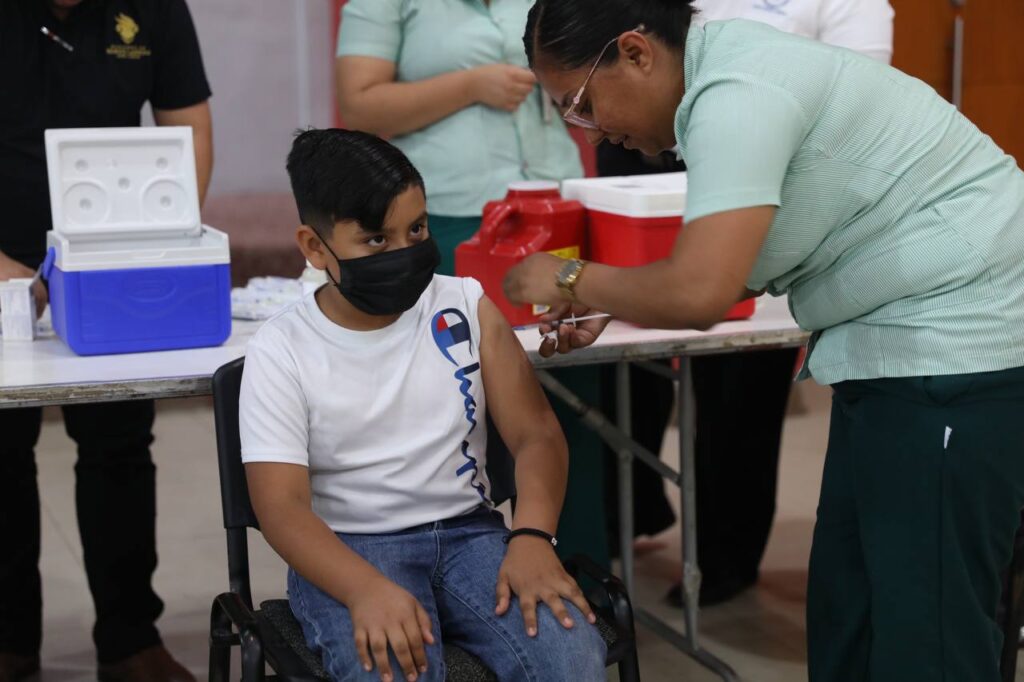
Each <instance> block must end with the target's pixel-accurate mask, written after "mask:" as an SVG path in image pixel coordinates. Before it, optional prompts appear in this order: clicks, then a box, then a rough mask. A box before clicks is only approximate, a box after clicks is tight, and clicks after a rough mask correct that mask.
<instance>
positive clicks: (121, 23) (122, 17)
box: [114, 12, 139, 45]
mask: <svg viewBox="0 0 1024 682" xmlns="http://www.w3.org/2000/svg"><path fill="white" fill-rule="evenodd" d="M114 30H115V31H117V35H119V36H121V40H123V41H124V44H125V45H131V44H132V43H134V42H135V36H137V35H138V34H139V25H138V24H136V23H135V20H134V19H132V18H131V17H130V16H128V15H127V14H125V13H124V12H122V13H121V14H118V15H117V16H116V17H114Z"/></svg>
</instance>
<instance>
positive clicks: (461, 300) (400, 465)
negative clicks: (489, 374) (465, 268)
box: [239, 275, 490, 534]
mask: <svg viewBox="0 0 1024 682" xmlns="http://www.w3.org/2000/svg"><path fill="white" fill-rule="evenodd" d="M482 296H483V289H482V288H481V287H480V284H479V283H477V282H476V281H475V280H472V279H462V278H455V277H444V276H441V275H435V277H434V280H433V282H431V284H430V285H429V286H428V287H427V289H426V291H425V292H424V293H423V295H422V296H421V297H420V300H419V301H418V302H417V303H416V305H415V306H414V307H413V308H412V309H410V310H408V311H407V312H405V313H404V314H403V315H402V316H401V317H400V318H399V319H398V320H397V321H396V322H395V323H394V324H392V325H390V326H389V327H386V328H384V329H380V330H376V331H370V332H357V331H352V330H349V329H345V328H343V327H340V326H339V325H337V324H335V323H334V322H332V321H331V320H329V319H328V318H327V317H326V316H325V315H324V313H323V312H322V311H321V310H320V307H319V306H318V305H317V303H316V299H315V298H314V295H313V294H310V295H308V296H307V297H305V298H304V299H303V300H302V301H300V302H299V303H296V304H295V305H293V306H291V307H289V308H288V309H287V310H285V311H283V312H281V313H280V314H278V315H276V316H275V317H273V318H272V319H270V320H268V321H267V322H266V324H264V325H263V327H262V328H260V330H259V331H258V332H257V333H256V335H255V336H254V337H253V338H252V340H251V341H250V342H249V346H248V349H247V350H246V357H245V371H244V372H243V375H242V393H241V402H240V405H239V428H240V433H241V440H242V461H243V462H286V463H291V464H299V465H302V466H306V467H309V479H310V484H311V487H312V493H313V511H314V512H315V513H316V514H317V516H319V517H320V518H321V519H323V520H324V522H325V523H326V524H327V525H328V526H329V527H330V528H331V529H332V530H334V531H335V532H344V533H371V534H377V533H389V532H394V531H398V530H403V529H405V528H410V527H412V526H417V525H420V524H424V523H431V522H433V521H440V520H442V519H448V518H452V517H456V516H460V515H462V514H465V513H467V512H470V511H472V510H473V509H475V508H476V507H478V506H480V505H481V504H489V503H490V501H489V493H490V483H489V481H488V480H487V475H486V472H485V471H484V464H485V446H486V443H487V425H486V419H485V417H484V415H485V413H486V401H485V398H484V388H483V381H482V378H481V370H480V364H479V360H480V353H479V350H480V324H479V319H478V316H477V309H478V305H479V302H480V298H481V297H482Z"/></svg>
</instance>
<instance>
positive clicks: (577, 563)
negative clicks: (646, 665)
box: [563, 554, 636, 642]
mask: <svg viewBox="0 0 1024 682" xmlns="http://www.w3.org/2000/svg"><path fill="white" fill-rule="evenodd" d="M563 565H564V566H565V570H566V571H568V572H569V575H571V576H572V577H573V578H579V576H580V575H584V576H586V577H588V578H590V579H591V580H593V581H595V582H596V583H598V585H600V587H601V589H602V590H603V591H604V593H605V596H606V597H607V598H608V604H609V607H610V609H611V615H612V618H613V619H614V624H615V629H616V631H617V632H618V633H619V637H620V638H623V639H626V640H628V641H631V642H632V641H635V640H636V629H635V626H634V624H633V604H632V602H630V600H629V593H628V592H626V586H625V585H623V584H622V581H621V580H619V579H618V578H616V577H615V576H614V575H612V574H611V573H609V572H608V571H607V570H605V569H604V568H602V567H601V566H599V565H598V564H597V563H595V562H594V561H593V560H592V559H591V558H590V557H587V556H584V555H582V554H576V555H574V556H571V557H569V558H568V559H566V560H565V562H563Z"/></svg>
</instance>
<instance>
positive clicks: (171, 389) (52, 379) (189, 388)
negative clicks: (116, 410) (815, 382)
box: [0, 299, 807, 408]
mask: <svg viewBox="0 0 1024 682" xmlns="http://www.w3.org/2000/svg"><path fill="white" fill-rule="evenodd" d="M259 325H260V323H259V322H240V321H238V320H236V321H235V322H234V328H233V333H232V335H231V338H230V339H228V341H227V342H226V343H225V344H224V345H223V346H220V347H217V348H198V349H192V350H180V351H167V352H156V353H136V354H128V355H98V356H89V357H80V356H78V355H75V354H74V353H73V352H72V351H71V350H70V349H69V348H68V347H67V346H66V345H64V343H63V342H62V341H60V339H58V338H56V337H54V336H52V334H51V335H48V336H46V337H44V338H41V339H37V340H36V341H32V342H23V341H22V342H18V341H12V342H5V343H2V344H0V408H9V407H24V406H32V405H34V406H40V405H66V404H72V403H81V402H103V401H111V400H130V399H142V398H180V397H186V396H197V395H209V393H210V379H211V377H212V376H213V373H214V372H215V371H216V370H217V368H218V367H220V366H221V365H223V364H225V363H227V362H230V361H231V360H234V359H236V358H238V357H241V356H242V355H244V354H245V345H246V343H247V342H248V340H249V337H251V336H252V334H253V333H254V332H255V331H256V329H258V328H259ZM516 333H517V335H518V337H519V340H520V342H521V343H522V344H523V346H524V347H525V348H526V349H527V351H528V353H529V355H530V359H531V361H532V362H533V363H534V364H535V365H536V366H537V367H538V368H541V367H543V368H549V367H562V366H568V365H586V364H600V363H608V362H616V361H620V360H649V359H657V358H668V357H675V356H680V355H702V354H716V353H730V352H739V351H743V350H767V349H770V348H786V347H795V346H800V345H802V344H803V343H804V342H805V341H806V340H807V333H806V332H803V331H801V330H800V329H799V328H798V327H797V326H796V323H795V322H794V321H793V318H792V317H791V316H790V314H789V310H788V308H787V306H786V303H785V300H784V299H762V300H760V301H758V311H757V313H756V314H755V315H754V317H753V318H751V319H750V320H744V321H740V322H725V323H722V324H719V325H716V326H715V327H713V328H712V329H710V330H708V331H706V332H698V331H668V330H658V329H641V328H638V327H633V326H631V325H628V324H625V323H621V322H613V323H612V324H611V325H609V326H608V329H607V330H606V331H605V333H604V334H602V335H601V337H600V338H599V339H598V341H597V343H595V344H594V345H593V346H592V347H590V348H587V349H583V350H580V351H576V352H574V353H571V354H569V355H564V356H556V357H554V358H549V359H543V358H541V357H540V356H539V355H538V354H537V347H538V345H539V334H538V332H537V331H536V330H522V331H519V332H516Z"/></svg>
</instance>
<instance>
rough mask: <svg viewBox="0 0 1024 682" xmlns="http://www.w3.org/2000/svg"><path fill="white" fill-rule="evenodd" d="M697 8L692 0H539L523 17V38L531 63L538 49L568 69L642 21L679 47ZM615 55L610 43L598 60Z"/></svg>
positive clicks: (607, 61)
mask: <svg viewBox="0 0 1024 682" xmlns="http://www.w3.org/2000/svg"><path fill="white" fill-rule="evenodd" d="M696 13H697V10H696V9H695V8H694V7H693V4H692V0H537V2H536V4H534V6H533V7H532V8H531V9H530V13H529V15H528V16H527V19H526V33H525V34H524V35H523V44H524V45H525V46H526V57H527V59H528V60H529V62H530V66H533V64H534V60H535V58H536V52H538V51H539V52H543V53H544V55H545V56H547V57H549V58H552V59H554V61H555V63H556V64H558V65H560V66H561V67H562V68H564V69H565V70H567V71H571V70H573V69H578V68H579V67H581V66H584V65H586V66H590V65H591V64H592V63H593V62H594V60H595V59H597V55H599V54H600V53H601V50H602V49H604V46H605V45H607V44H608V41H610V40H612V39H613V38H615V37H617V36H619V35H621V34H623V33H625V32H627V31H632V30H633V29H635V28H636V27H637V26H639V25H640V24H643V25H644V27H645V28H646V32H647V33H648V34H650V35H655V36H657V37H658V38H660V39H661V40H662V41H663V42H665V43H667V44H668V45H669V46H671V47H674V48H679V49H680V50H681V49H682V48H683V46H684V45H685V43H686V33H687V31H688V30H689V28H690V20H691V19H692V18H693V16H694V15H695V14H696ZM618 56H619V48H618V46H617V45H612V46H611V47H609V48H608V51H607V52H606V53H605V55H604V58H603V59H602V60H601V63H602V64H610V63H612V62H614V61H615V60H616V59H617V58H618Z"/></svg>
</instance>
